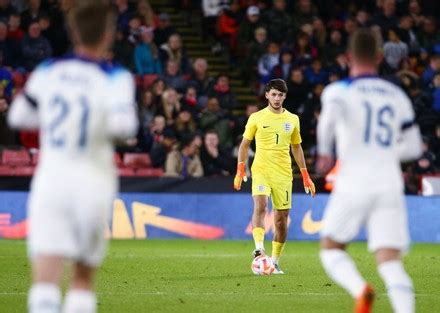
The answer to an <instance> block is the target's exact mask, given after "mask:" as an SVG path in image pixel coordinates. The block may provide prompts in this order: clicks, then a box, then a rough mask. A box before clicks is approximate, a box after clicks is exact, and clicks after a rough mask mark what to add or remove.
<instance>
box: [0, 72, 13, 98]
mask: <svg viewBox="0 0 440 313" xmlns="http://www.w3.org/2000/svg"><path fill="white" fill-rule="evenodd" d="M13 89H14V81H13V79H12V73H11V72H10V71H9V70H8V69H7V68H5V67H0V91H1V94H0V97H1V99H5V100H6V102H7V103H10V102H11V100H12V96H13V95H12V92H13Z"/></svg>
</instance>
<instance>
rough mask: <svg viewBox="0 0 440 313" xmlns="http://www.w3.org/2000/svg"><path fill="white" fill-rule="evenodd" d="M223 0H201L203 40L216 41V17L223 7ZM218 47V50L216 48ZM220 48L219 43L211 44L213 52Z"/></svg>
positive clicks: (224, 2)
mask: <svg viewBox="0 0 440 313" xmlns="http://www.w3.org/2000/svg"><path fill="white" fill-rule="evenodd" d="M226 3H227V1H224V0H202V13H203V18H202V29H201V31H202V38H203V41H205V42H206V41H208V42H210V43H213V42H217V36H216V25H217V19H218V16H219V15H220V12H221V10H222V9H223V6H224V4H226ZM216 49H218V50H216ZM219 49H220V46H219V43H216V44H215V45H213V52H218V51H219Z"/></svg>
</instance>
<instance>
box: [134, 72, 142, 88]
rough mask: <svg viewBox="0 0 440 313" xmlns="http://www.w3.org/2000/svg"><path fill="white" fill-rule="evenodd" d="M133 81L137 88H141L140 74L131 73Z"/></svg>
mask: <svg viewBox="0 0 440 313" xmlns="http://www.w3.org/2000/svg"><path fill="white" fill-rule="evenodd" d="M133 78H134V82H135V83H136V87H137V88H141V87H142V84H143V77H142V76H141V75H133Z"/></svg>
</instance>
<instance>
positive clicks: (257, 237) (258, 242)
mask: <svg viewBox="0 0 440 313" xmlns="http://www.w3.org/2000/svg"><path fill="white" fill-rule="evenodd" d="M264 233H265V231H264V228H262V227H254V228H253V229H252V236H253V237H254V242H255V249H263V250H264Z"/></svg>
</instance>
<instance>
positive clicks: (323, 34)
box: [312, 17, 327, 51]
mask: <svg viewBox="0 0 440 313" xmlns="http://www.w3.org/2000/svg"><path fill="white" fill-rule="evenodd" d="M312 25H313V39H314V42H315V44H316V47H317V48H318V49H319V50H320V51H323V50H325V49H327V47H326V44H327V29H326V28H325V25H324V22H323V21H322V20H321V19H320V18H317V17H315V18H314V19H313V24H312ZM324 48H325V49H324Z"/></svg>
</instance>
